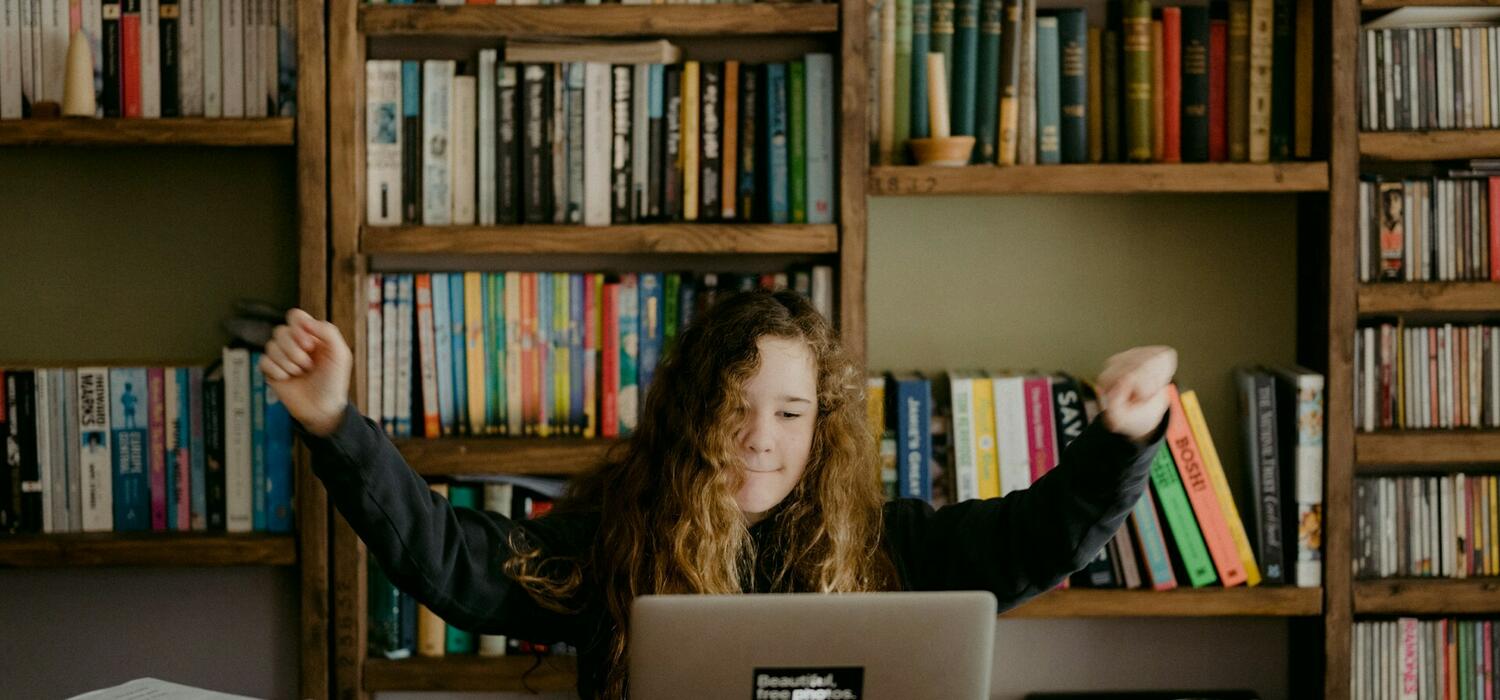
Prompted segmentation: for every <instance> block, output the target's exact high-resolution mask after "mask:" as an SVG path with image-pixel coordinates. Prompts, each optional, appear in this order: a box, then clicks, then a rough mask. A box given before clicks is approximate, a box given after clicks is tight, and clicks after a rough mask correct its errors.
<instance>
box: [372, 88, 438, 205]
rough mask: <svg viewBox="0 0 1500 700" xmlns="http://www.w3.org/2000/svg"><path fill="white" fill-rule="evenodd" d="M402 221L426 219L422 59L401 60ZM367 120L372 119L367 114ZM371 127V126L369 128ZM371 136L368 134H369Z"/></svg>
mask: <svg viewBox="0 0 1500 700" xmlns="http://www.w3.org/2000/svg"><path fill="white" fill-rule="evenodd" d="M400 64H401V78H400V80H401V100H400V105H401V112H400V115H401V122H400V124H399V128H400V129H401V136H400V137H398V139H397V140H398V141H399V142H400V143H401V199H400V202H401V213H400V216H401V223H404V224H419V223H421V222H422V215H423V204H422V202H423V197H422V162H423V151H424V150H425V149H424V148H423V145H422V144H423V141H422V121H423V119H422V98H423V92H422V62H421V61H401V62H400ZM365 118H366V119H369V115H368V114H367V115H366V117H365ZM366 128H368V127H366ZM366 138H367V139H368V136H367V137H366Z"/></svg>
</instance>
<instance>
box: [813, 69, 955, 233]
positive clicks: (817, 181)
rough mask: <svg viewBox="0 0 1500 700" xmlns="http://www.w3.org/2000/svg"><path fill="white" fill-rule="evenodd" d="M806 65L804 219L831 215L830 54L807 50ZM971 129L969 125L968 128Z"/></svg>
mask: <svg viewBox="0 0 1500 700" xmlns="http://www.w3.org/2000/svg"><path fill="white" fill-rule="evenodd" d="M805 62H806V65H807V98H806V100H805V105H806V112H807V120H806V121H807V222H808V223H810V224H831V223H833V218H834V204H833V196H834V191H835V188H834V176H833V172H834V147H833V143H834V138H835V135H836V134H837V132H836V131H835V130H834V129H835V126H834V118H833V85H834V83H833V55H832V54H826V53H813V54H808V55H807V57H806V59H805ZM971 131H972V129H971Z"/></svg>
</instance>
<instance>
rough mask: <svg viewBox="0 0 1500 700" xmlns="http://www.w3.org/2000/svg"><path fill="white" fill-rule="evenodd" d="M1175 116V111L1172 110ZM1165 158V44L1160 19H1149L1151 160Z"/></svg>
mask: <svg viewBox="0 0 1500 700" xmlns="http://www.w3.org/2000/svg"><path fill="white" fill-rule="evenodd" d="M1174 116H1175V112H1174ZM1166 158H1167V81H1166V45H1165V43H1164V41H1163V39H1162V23H1161V20H1160V19H1153V20H1151V160H1153V161H1156V162H1158V163H1160V162H1164V161H1165V160H1166Z"/></svg>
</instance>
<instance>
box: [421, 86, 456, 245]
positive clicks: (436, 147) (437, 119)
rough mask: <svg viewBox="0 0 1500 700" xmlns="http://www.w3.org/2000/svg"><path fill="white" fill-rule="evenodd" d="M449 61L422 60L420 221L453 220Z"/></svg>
mask: <svg viewBox="0 0 1500 700" xmlns="http://www.w3.org/2000/svg"><path fill="white" fill-rule="evenodd" d="M453 70H454V64H453V62H452V61H440V60H428V61H423V62H422V139H423V147H422V149H421V151H422V161H421V162H422V166H421V167H422V190H423V191H422V223H423V224H424V225H426V226H447V225H449V224H452V223H453V190H452V178H453V167H452V166H453V159H452V153H451V151H450V149H449V147H450V144H451V140H452V136H453V134H452V129H453Z"/></svg>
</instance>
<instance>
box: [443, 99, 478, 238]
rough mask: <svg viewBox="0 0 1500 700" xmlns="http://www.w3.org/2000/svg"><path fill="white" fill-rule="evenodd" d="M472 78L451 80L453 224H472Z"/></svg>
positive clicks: (473, 153) (473, 157)
mask: <svg viewBox="0 0 1500 700" xmlns="http://www.w3.org/2000/svg"><path fill="white" fill-rule="evenodd" d="M476 87H477V86H476V85H475V80H474V76H472V75H460V76H455V77H454V78H453V115H452V117H453V119H452V121H451V122H450V124H451V125H452V127H451V128H452V131H451V134H452V144H453V145H452V148H450V149H449V152H450V153H451V154H452V158H453V160H452V168H453V223H455V224H462V225H468V226H472V225H473V224H474V160H475V152H474V117H475V112H474V100H475V96H474V95H475V90H476Z"/></svg>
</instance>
